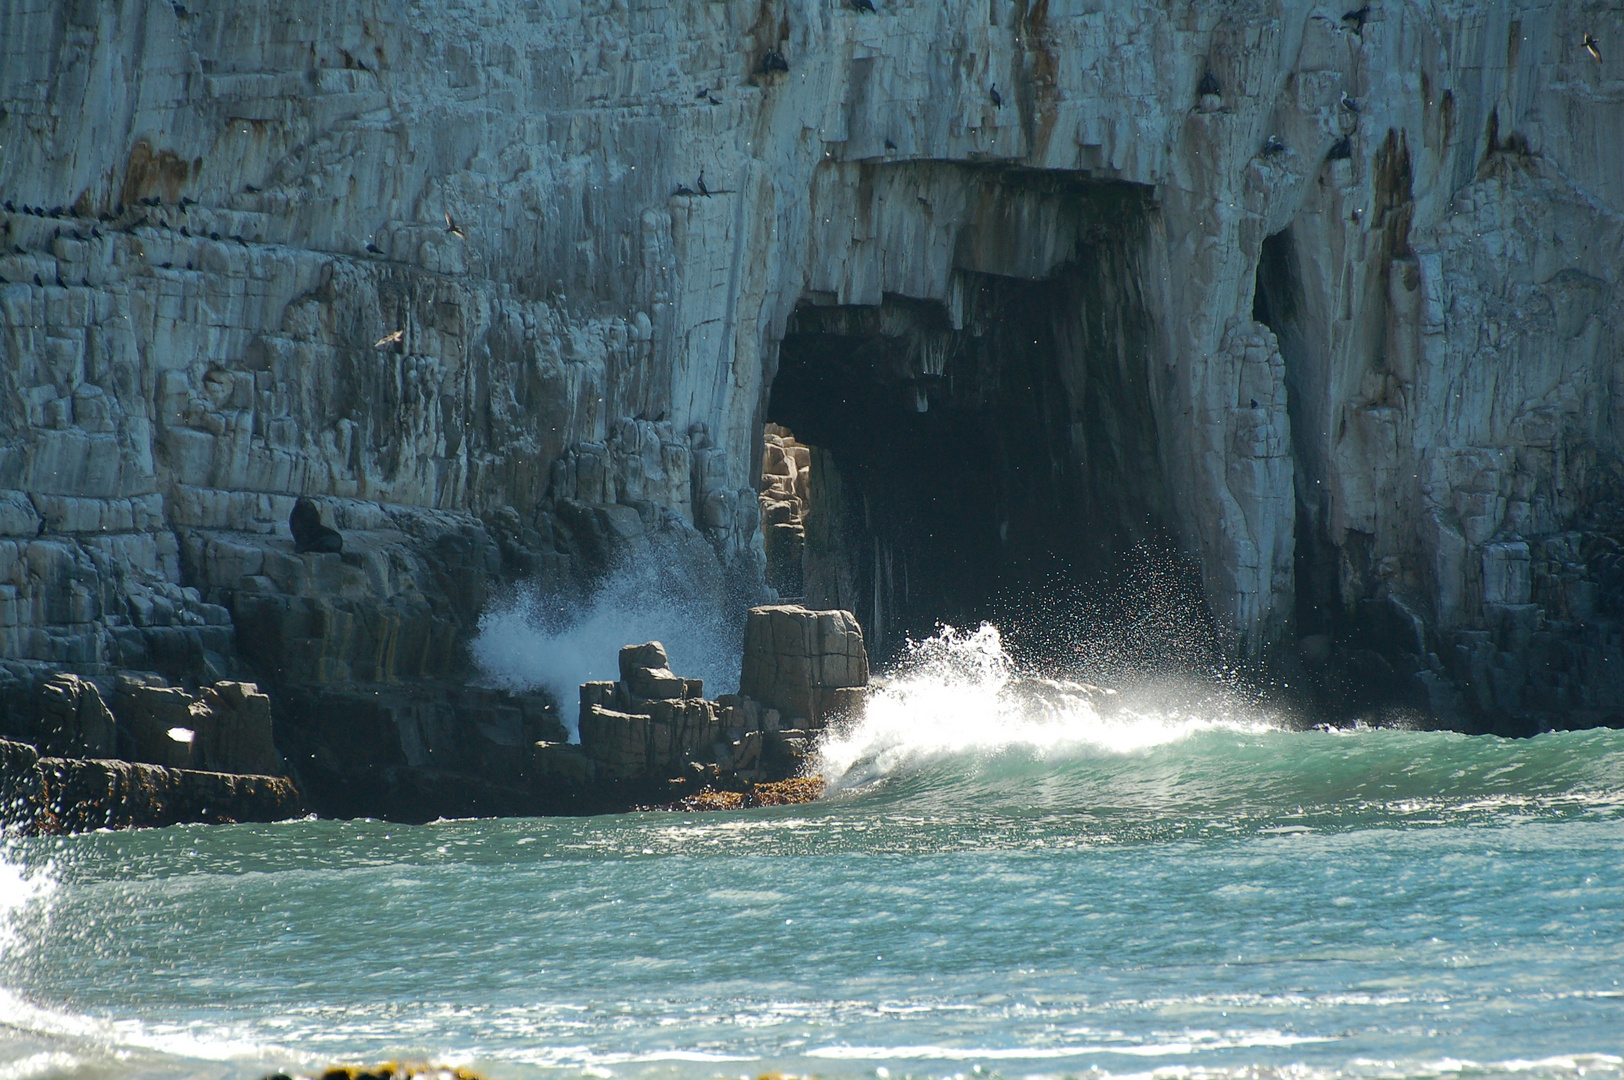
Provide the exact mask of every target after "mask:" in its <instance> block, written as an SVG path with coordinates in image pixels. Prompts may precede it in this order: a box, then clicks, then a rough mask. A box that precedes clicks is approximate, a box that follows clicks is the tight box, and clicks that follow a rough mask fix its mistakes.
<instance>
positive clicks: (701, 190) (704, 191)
mask: <svg viewBox="0 0 1624 1080" xmlns="http://www.w3.org/2000/svg"><path fill="white" fill-rule="evenodd" d="M697 186H698V188H699V193H700V194H701V195H709V194H710V188H708V187H706V186H705V170H704V169H700V170H699V182H698V184H697Z"/></svg>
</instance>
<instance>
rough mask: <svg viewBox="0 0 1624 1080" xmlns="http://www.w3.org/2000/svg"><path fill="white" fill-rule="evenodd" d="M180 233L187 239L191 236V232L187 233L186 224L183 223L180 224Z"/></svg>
mask: <svg viewBox="0 0 1624 1080" xmlns="http://www.w3.org/2000/svg"><path fill="white" fill-rule="evenodd" d="M180 234H181V235H182V236H184V237H187V238H188V239H189V238H190V237H191V235H192V234H191V233H189V232H187V231H186V226H184V225H182V226H181V227H180Z"/></svg>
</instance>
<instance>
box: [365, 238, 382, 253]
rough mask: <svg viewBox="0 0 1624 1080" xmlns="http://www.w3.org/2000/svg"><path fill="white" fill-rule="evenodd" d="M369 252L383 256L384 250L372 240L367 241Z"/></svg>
mask: <svg viewBox="0 0 1624 1080" xmlns="http://www.w3.org/2000/svg"><path fill="white" fill-rule="evenodd" d="M367 250H368V251H370V252H372V254H374V255H382V254H383V248H381V247H379V246H378V245H377V244H374V243H373V242H372V241H371V240H368V241H367Z"/></svg>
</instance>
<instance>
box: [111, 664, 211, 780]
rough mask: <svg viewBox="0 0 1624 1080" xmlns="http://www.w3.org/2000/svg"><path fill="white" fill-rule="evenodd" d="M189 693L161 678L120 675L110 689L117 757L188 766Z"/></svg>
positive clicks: (191, 738)
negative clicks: (118, 730) (116, 728)
mask: <svg viewBox="0 0 1624 1080" xmlns="http://www.w3.org/2000/svg"><path fill="white" fill-rule="evenodd" d="M192 704H193V699H192V695H191V694H188V693H187V692H186V691H185V690H182V689H180V688H179V687H174V686H164V685H162V681H161V680H157V679H143V678H141V677H130V676H120V677H119V681H118V684H117V686H116V687H115V689H114V692H113V706H114V712H115V713H116V715H117V716H118V718H119V721H120V723H119V727H120V728H121V729H122V734H123V736H124V738H123V739H122V740H121V742H122V745H121V746H120V753H119V756H120V757H123V758H126V759H128V760H130V761H138V762H145V763H146V764H149V765H162V766H164V767H166V768H171V769H188V768H191V767H192V765H193V764H194V762H195V761H196V751H197V745H196V743H197V740H196V729H195V728H194V727H193V726H192V725H193V724H194V723H195V722H196V721H195V720H194V719H193V716H192Z"/></svg>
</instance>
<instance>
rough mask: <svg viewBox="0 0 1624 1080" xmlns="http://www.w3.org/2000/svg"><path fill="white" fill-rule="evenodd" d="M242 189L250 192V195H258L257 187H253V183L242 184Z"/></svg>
mask: <svg viewBox="0 0 1624 1080" xmlns="http://www.w3.org/2000/svg"><path fill="white" fill-rule="evenodd" d="M242 189H243V190H244V191H246V192H248V194H250V195H258V194H259V188H257V187H255V186H254V185H253V184H244V185H243V186H242Z"/></svg>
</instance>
